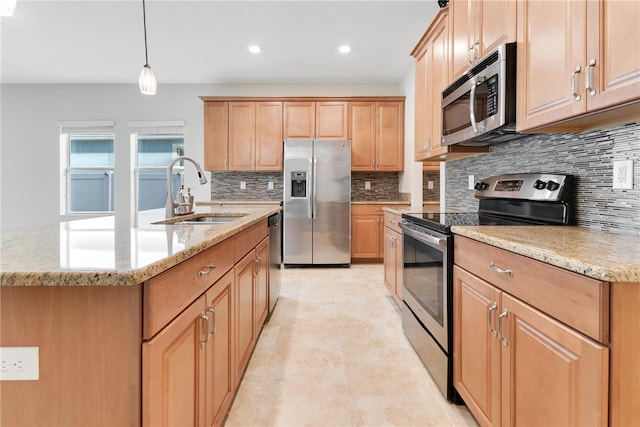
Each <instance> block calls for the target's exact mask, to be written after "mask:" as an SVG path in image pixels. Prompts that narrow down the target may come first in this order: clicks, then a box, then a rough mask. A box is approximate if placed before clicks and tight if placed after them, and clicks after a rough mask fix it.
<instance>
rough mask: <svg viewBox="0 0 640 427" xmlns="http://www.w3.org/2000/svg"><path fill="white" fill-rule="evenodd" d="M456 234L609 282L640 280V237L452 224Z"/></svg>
mask: <svg viewBox="0 0 640 427" xmlns="http://www.w3.org/2000/svg"><path fill="white" fill-rule="evenodd" d="M451 231H452V232H453V233H454V234H457V235H460V236H465V237H468V238H470V239H473V240H477V241H480V242H483V243H487V244H489V245H492V246H496V247H498V248H502V249H505V250H508V251H510V252H515V253H517V254H520V255H523V256H526V257H529V258H533V259H536V260H538V261H542V262H545V263H547V264H551V265H555V266H557V267H560V268H564V269H566V270H569V271H573V272H575V273H580V274H583V275H585V276H588V277H592V278H594V279H598V280H603V281H607V282H640V237H638V236H635V235H630V234H629V235H627V234H613V233H607V232H603V231H595V230H591V229H589V228H585V227H575V226H500V227H496V226H453V227H451Z"/></svg>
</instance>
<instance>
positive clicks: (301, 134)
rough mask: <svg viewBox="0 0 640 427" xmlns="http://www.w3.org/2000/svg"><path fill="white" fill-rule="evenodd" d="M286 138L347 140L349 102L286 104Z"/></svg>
mask: <svg viewBox="0 0 640 427" xmlns="http://www.w3.org/2000/svg"><path fill="white" fill-rule="evenodd" d="M284 138H285V139H287V138H289V139H347V102H346V101H289V102H285V103H284Z"/></svg>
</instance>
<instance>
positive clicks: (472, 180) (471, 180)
mask: <svg viewBox="0 0 640 427" xmlns="http://www.w3.org/2000/svg"><path fill="white" fill-rule="evenodd" d="M475 185H476V177H475V176H473V175H469V190H473V189H474V187H475Z"/></svg>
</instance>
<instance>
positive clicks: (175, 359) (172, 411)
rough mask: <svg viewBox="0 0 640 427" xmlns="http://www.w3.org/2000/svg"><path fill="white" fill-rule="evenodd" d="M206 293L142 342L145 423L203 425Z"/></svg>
mask: <svg viewBox="0 0 640 427" xmlns="http://www.w3.org/2000/svg"><path fill="white" fill-rule="evenodd" d="M204 316H206V314H205V300H204V297H201V298H199V299H198V300H196V301H195V302H194V303H193V304H191V305H190V306H189V307H187V308H186V309H185V311H183V312H182V313H181V314H180V315H179V316H178V317H176V318H175V319H174V320H173V321H172V322H171V323H169V325H167V326H166V327H165V328H164V329H163V330H162V331H160V332H159V333H158V334H157V335H156V336H155V337H154V338H153V339H152V340H151V341H149V342H146V343H144V344H142V424H143V425H144V426H154V427H155V426H176V425H180V426H194V427H196V426H201V425H203V422H204V419H203V412H204V411H203V408H204V381H203V380H202V378H203V377H204V375H203V373H204V370H205V366H204V360H205V358H204V356H203V355H202V353H203V352H204V350H203V343H205V342H206V339H207V325H206V323H204V321H203V318H204Z"/></svg>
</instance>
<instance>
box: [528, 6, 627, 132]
mask: <svg viewBox="0 0 640 427" xmlns="http://www.w3.org/2000/svg"><path fill="white" fill-rule="evenodd" d="M585 23H586V1H585V0H564V1H535V0H519V1H518V21H517V29H518V58H517V63H518V76H517V99H518V101H517V102H518V106H517V108H516V111H517V129H518V131H523V130H528V129H532V128H535V127H538V126H542V125H544V124H548V123H553V122H557V121H559V120H562V119H564V118H568V117H571V116H575V115H578V114H580V113H583V112H585V111H586V103H585V100H586V98H587V97H586V96H585V91H584V82H585V80H584V75H585V69H584V66H585V64H584V55H585V49H586V40H585V34H586V32H585V31H586V29H585ZM636 31H637V30H636ZM577 67H579V68H577ZM577 69H578V70H579V72H577V73H576V70H577ZM574 73H575V74H574ZM572 75H574V81H575V88H574V90H575V93H576V94H577V95H576V96H574V95H572V89H571V80H572V77H571V76H572ZM578 95H579V96H578ZM578 97H579V99H578Z"/></svg>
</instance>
